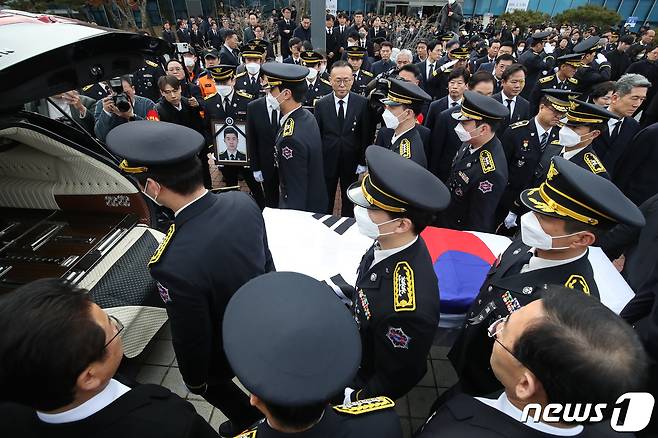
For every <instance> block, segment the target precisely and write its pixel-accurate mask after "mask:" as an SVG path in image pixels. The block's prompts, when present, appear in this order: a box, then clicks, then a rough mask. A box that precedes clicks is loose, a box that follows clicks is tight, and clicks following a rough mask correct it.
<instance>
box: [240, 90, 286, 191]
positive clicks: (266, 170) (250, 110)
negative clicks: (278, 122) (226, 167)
mask: <svg viewBox="0 0 658 438" xmlns="http://www.w3.org/2000/svg"><path fill="white" fill-rule="evenodd" d="M279 116H280V112H279ZM271 119H272V115H271V114H270V113H269V112H268V110H267V100H266V99H265V97H261V98H259V99H256V100H254V101H252V102H250V103H249V104H248V105H247V126H246V131H247V132H246V134H247V151H248V152H249V166H250V167H251V169H252V170H253V171H254V172H256V171H261V172H263V178H264V179H266V180H268V179H270V178H272V176H274V175H275V174H276V169H275V168H274V142H275V140H276V133H277V131H278V128H277V127H275V126H273V125H272V123H271ZM268 121H269V122H268Z"/></svg>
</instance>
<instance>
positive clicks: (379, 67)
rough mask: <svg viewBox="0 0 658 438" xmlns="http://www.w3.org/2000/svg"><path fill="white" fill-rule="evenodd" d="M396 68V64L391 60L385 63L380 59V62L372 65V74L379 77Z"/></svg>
mask: <svg viewBox="0 0 658 438" xmlns="http://www.w3.org/2000/svg"><path fill="white" fill-rule="evenodd" d="M393 67H395V63H394V62H393V61H391V60H388V61H384V60H383V59H380V60H379V61H377V62H375V63H373V64H372V66H371V67H370V72H371V73H372V74H373V75H375V76H377V75H378V74H380V73H384V72H385V71H389V70H390V69H392V68H393Z"/></svg>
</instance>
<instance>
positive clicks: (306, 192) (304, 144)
mask: <svg viewBox="0 0 658 438" xmlns="http://www.w3.org/2000/svg"><path fill="white" fill-rule="evenodd" d="M275 163H276V166H277V167H278V169H279V183H280V187H279V190H280V199H279V208H290V209H294V210H305V211H312V212H316V213H320V212H324V211H325V210H326V209H327V205H328V201H327V186H326V184H325V180H324V165H323V162H322V138H321V137H320V128H318V123H317V121H316V120H315V117H313V115H312V114H311V113H310V112H309V111H307V110H306V109H304V108H302V107H299V108H297V109H296V110H294V111H293V112H292V113H290V115H289V116H288V118H287V119H286V120H285V122H284V123H283V126H282V127H281V129H279V132H278V134H277V138H276V156H275Z"/></svg>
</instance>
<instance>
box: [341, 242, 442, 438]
mask: <svg viewBox="0 0 658 438" xmlns="http://www.w3.org/2000/svg"><path fill="white" fill-rule="evenodd" d="M374 251H375V249H374V246H372V247H371V248H370V249H369V250H368V252H366V254H365V255H364V256H363V258H362V259H361V263H360V265H359V271H358V277H357V282H356V292H357V293H356V296H355V297H354V302H353V306H352V309H353V313H354V318H355V319H356V321H357V323H358V324H359V331H360V333H361V343H362V346H363V355H362V358H361V367H360V369H359V372H358V374H357V378H356V381H355V382H354V384H353V385H350V387H351V388H353V389H354V390H355V392H354V393H352V400H361V399H364V398H370V397H375V396H379V395H382V396H386V397H390V398H392V399H397V398H400V397H402V396H404V395H405V394H407V393H408V392H409V391H410V390H411V389H412V388H413V387H414V385H416V384H417V383H418V382H419V381H420V379H422V378H423V376H424V375H425V372H426V371H427V354H428V353H429V350H430V347H431V346H432V342H433V340H434V334H435V332H436V329H437V327H438V323H439V293H438V284H437V283H438V282H437V278H436V274H435V273H434V267H433V265H432V259H431V258H430V254H429V251H428V250H427V247H426V246H425V241H424V240H423V239H422V238H421V237H420V236H419V237H418V240H416V242H414V243H413V244H412V245H411V246H409V247H408V248H405V249H403V250H402V251H399V252H397V253H395V254H393V255H391V256H389V257H387V258H386V259H384V260H381V261H380V262H379V263H377V264H376V265H374V266H372V268H371V267H370V265H371V263H372V261H373V260H374ZM373 436H375V435H373Z"/></svg>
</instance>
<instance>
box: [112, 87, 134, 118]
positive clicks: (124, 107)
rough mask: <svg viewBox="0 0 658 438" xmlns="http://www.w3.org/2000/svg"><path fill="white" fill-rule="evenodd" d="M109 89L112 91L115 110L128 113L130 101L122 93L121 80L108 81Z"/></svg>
mask: <svg viewBox="0 0 658 438" xmlns="http://www.w3.org/2000/svg"><path fill="white" fill-rule="evenodd" d="M110 87H112V91H114V95H113V96H112V101H113V102H114V105H115V106H116V107H117V109H118V110H119V111H121V112H122V113H125V112H128V111H130V99H128V96H127V95H126V93H125V92H124V91H123V84H122V83H121V78H113V79H110Z"/></svg>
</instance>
